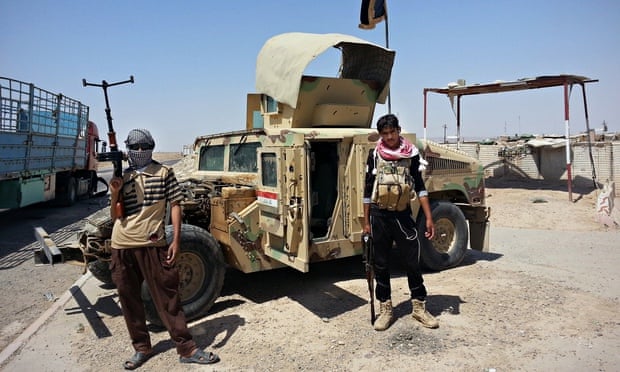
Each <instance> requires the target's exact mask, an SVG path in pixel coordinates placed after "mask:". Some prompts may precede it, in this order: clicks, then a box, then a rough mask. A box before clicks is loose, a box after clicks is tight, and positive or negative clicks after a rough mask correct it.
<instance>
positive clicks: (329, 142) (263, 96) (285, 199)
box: [80, 33, 489, 323]
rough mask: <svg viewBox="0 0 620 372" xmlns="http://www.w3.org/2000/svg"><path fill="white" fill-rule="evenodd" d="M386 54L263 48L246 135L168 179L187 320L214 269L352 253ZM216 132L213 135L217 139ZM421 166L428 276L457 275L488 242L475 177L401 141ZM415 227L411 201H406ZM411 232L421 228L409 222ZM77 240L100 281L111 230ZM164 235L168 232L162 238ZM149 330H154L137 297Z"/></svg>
mask: <svg viewBox="0 0 620 372" xmlns="http://www.w3.org/2000/svg"><path fill="white" fill-rule="evenodd" d="M332 47H334V48H337V49H338V50H340V52H341V66H340V71H339V76H337V77H320V76H308V75H304V71H305V69H306V67H307V66H308V64H309V63H310V62H311V61H312V60H313V59H314V58H315V57H316V56H318V55H319V54H321V53H323V52H325V51H326V50H328V49H329V48H332ZM394 57H395V52H394V51H391V50H388V49H385V48H383V47H380V46H377V45H374V44H371V43H369V42H366V41H364V40H361V39H358V38H356V37H352V36H347V35H341V34H324V35H318V34H305V33H287V34H282V35H278V36H275V37H273V38H271V39H270V40H268V41H267V42H266V44H265V45H264V46H263V48H262V49H261V51H260V53H259V55H258V58H257V65H256V89H257V91H258V93H252V94H248V96H247V114H246V128H245V129H244V130H239V131H232V132H227V133H217V134H209V135H204V136H200V137H198V138H196V140H195V142H194V145H193V153H192V154H191V155H187V156H186V158H185V159H184V160H182V162H185V163H186V164H187V170H186V171H185V172H181V171H180V167H179V170H178V171H177V166H175V171H176V173H177V177H178V178H179V181H180V183H181V185H182V188H183V190H184V193H185V200H184V201H183V202H182V210H183V221H184V224H183V225H182V234H181V239H182V244H181V247H182V254H181V257H180V258H179V261H178V267H179V269H180V276H181V298H182V302H183V306H184V310H185V313H186V315H187V317H188V318H189V319H194V318H197V317H200V316H202V315H204V314H205V313H206V312H207V310H208V309H209V308H210V307H211V306H212V305H213V303H214V302H215V300H216V299H217V297H218V296H219V293H220V289H221V287H222V285H223V280H224V273H225V269H226V267H231V268H235V269H238V270H241V271H242V272H244V273H251V272H256V271H261V270H270V269H274V268H280V267H285V266H290V267H293V268H295V269H297V270H300V271H302V272H307V271H309V270H310V267H311V264H312V263H315V262H319V261H326V260H333V259H337V258H342V257H349V256H354V255H360V254H361V253H362V243H361V235H362V223H363V203H362V193H363V189H364V176H365V162H366V158H367V156H368V154H369V151H371V150H372V149H373V148H374V147H375V144H376V141H377V140H378V138H379V137H378V134H377V131H376V129H374V128H373V127H372V126H373V115H374V113H375V105H376V103H384V102H385V100H386V98H387V94H388V92H389V82H390V76H391V70H392V65H393V62H394ZM225 126H226V124H223V125H222V127H225ZM403 135H404V136H406V137H407V138H409V139H410V140H411V141H412V142H413V143H415V144H417V146H418V148H419V149H420V152H421V154H422V155H423V157H424V158H425V159H426V160H427V161H428V163H429V164H428V166H427V169H426V171H425V173H424V179H425V182H426V187H427V189H428V191H429V193H430V199H431V206H432V211H433V218H434V220H435V226H436V237H435V238H434V239H433V240H432V241H428V240H426V239H425V238H424V237H423V234H420V236H421V237H422V246H423V251H422V260H423V263H424V265H425V266H427V267H428V268H430V269H433V270H442V269H446V268H449V267H452V266H455V265H457V264H459V263H460V262H461V260H462V258H463V257H464V255H465V252H466V250H467V248H468V243H469V246H470V247H471V248H473V249H477V250H484V249H486V247H487V245H488V244H487V242H488V238H487V237H488V227H489V224H488V213H489V212H488V208H487V207H486V206H485V189H484V173H483V169H482V166H481V165H480V164H479V163H478V162H477V161H476V160H475V159H473V158H471V157H470V156H468V155H467V154H465V153H463V152H460V151H457V150H453V149H449V148H447V147H445V146H442V145H439V144H437V143H433V142H431V141H425V140H422V139H420V138H416V136H415V134H403ZM411 203H412V210H413V211H414V214H416V215H417V212H418V210H419V205H418V203H417V199H414V200H412V201H411ZM417 217H418V218H417V219H416V220H417V223H418V225H419V226H424V225H425V221H424V216H423V213H420V215H419V216H417ZM88 225H89V226H87V229H86V230H85V232H84V234H82V236H81V238H80V242H81V243H80V245H81V249H82V251H83V252H84V257H85V260H86V261H87V262H88V266H89V268H90V270H91V271H92V272H93V274H94V275H95V276H96V277H97V278H99V279H101V280H103V281H109V269H108V268H107V261H106V257H108V256H109V251H110V245H109V240H108V237H109V234H110V231H109V229H110V226H111V221H110V220H109V216H108V214H107V210H102V211H100V212H98V214H96V215H93V216H91V218H90V219H89V223H88ZM169 228H170V226H169ZM143 289H144V290H143V297H144V299H145V300H146V303H147V306H146V307H147V313H148V317H149V319H150V320H151V321H152V322H154V323H158V318H157V314H156V312H155V310H154V307H153V306H152V304H151V302H150V301H149V299H150V296H149V294H148V288H146V287H145V288H143Z"/></svg>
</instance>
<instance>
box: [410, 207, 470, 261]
mask: <svg viewBox="0 0 620 372" xmlns="http://www.w3.org/2000/svg"><path fill="white" fill-rule="evenodd" d="M431 212H432V214H433V222H434V223H435V237H434V238H433V240H428V239H426V237H425V236H424V231H425V230H426V217H425V216H424V213H423V212H422V211H421V210H420V213H419V214H418V218H417V227H418V237H419V239H420V246H421V248H422V252H421V258H422V264H423V265H424V266H425V267H427V268H428V269H431V270H437V271H440V270H445V269H448V268H450V267H454V266H456V265H458V264H460V263H461V261H462V260H463V258H464V257H465V253H466V252H467V242H468V241H469V233H468V231H467V220H466V219H465V215H464V214H463V212H462V211H461V210H460V209H459V208H458V207H457V206H456V205H454V204H452V203H449V202H443V201H439V202H431Z"/></svg>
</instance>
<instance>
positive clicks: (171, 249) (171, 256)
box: [166, 240, 179, 266]
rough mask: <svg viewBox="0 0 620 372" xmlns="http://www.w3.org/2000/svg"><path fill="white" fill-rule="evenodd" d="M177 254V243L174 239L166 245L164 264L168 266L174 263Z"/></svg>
mask: <svg viewBox="0 0 620 372" xmlns="http://www.w3.org/2000/svg"><path fill="white" fill-rule="evenodd" d="M178 256H179V245H178V244H177V242H176V240H175V241H173V242H172V243H170V245H169V246H168V255H167V256H166V264H167V265H170V266H172V265H174V263H175V261H176V259H177V257H178Z"/></svg>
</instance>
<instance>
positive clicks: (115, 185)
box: [110, 177, 123, 195]
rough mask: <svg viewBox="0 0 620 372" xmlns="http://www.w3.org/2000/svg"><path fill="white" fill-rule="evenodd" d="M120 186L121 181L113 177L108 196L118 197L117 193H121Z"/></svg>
mask: <svg viewBox="0 0 620 372" xmlns="http://www.w3.org/2000/svg"><path fill="white" fill-rule="evenodd" d="M122 186H123V179H122V178H120V177H113V178H112V179H111V180H110V194H112V195H118V193H119V191H121V187H122Z"/></svg>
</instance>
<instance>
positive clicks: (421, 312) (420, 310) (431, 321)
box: [411, 299, 439, 328]
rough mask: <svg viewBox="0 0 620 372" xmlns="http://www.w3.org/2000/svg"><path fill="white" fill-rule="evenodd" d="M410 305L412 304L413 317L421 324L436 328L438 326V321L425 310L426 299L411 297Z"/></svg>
mask: <svg viewBox="0 0 620 372" xmlns="http://www.w3.org/2000/svg"><path fill="white" fill-rule="evenodd" d="M411 305H412V306H413V313H412V314H411V316H413V319H415V320H417V321H418V322H420V323H422V325H423V326H424V327H426V328H437V327H439V322H438V321H437V319H435V317H434V316H432V315H431V314H430V313H429V312H428V311H426V301H420V300H416V299H413V300H411Z"/></svg>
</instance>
